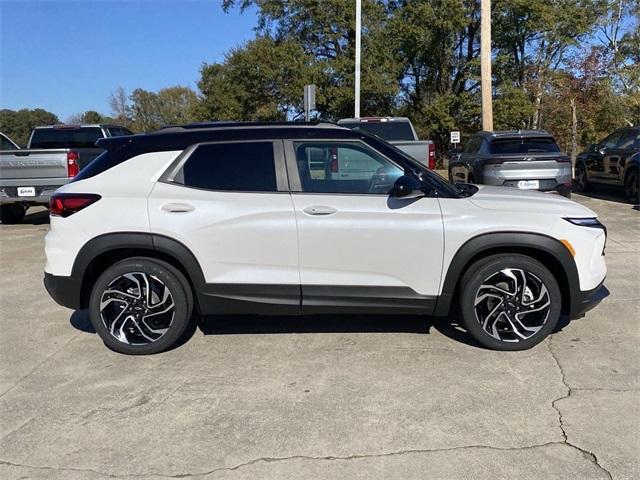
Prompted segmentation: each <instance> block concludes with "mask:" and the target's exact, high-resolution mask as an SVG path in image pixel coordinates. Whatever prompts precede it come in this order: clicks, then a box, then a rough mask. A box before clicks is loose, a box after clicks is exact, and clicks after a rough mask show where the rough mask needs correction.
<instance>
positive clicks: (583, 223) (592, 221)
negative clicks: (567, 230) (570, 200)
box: [564, 217, 607, 231]
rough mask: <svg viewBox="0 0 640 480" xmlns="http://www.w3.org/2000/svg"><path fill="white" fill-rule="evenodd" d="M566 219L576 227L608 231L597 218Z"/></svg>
mask: <svg viewBox="0 0 640 480" xmlns="http://www.w3.org/2000/svg"><path fill="white" fill-rule="evenodd" d="M564 219H565V220H566V221H567V222H569V223H573V224H574V225H578V226H579V227H591V228H601V229H603V230H604V231H606V230H607V227H605V226H604V225H603V224H602V223H600V220H598V219H597V218H596V217H590V218H568V217H564Z"/></svg>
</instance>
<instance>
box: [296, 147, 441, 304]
mask: <svg viewBox="0 0 640 480" xmlns="http://www.w3.org/2000/svg"><path fill="white" fill-rule="evenodd" d="M285 146H286V153H287V166H288V171H289V174H290V183H291V190H292V193H291V196H292V198H293V204H294V208H295V216H296V220H297V224H298V246H299V254H300V280H301V283H302V306H303V310H305V311H307V312H323V311H331V310H332V309H333V308H334V307H339V308H340V310H341V311H348V310H350V309H351V308H352V309H353V310H354V311H363V310H367V308H370V309H371V310H372V311H375V312H384V311H387V310H389V311H395V312H397V311H401V310H405V311H413V312H420V313H429V308H432V307H433V304H434V301H435V296H436V295H437V294H438V289H439V283H440V275H441V270H442V251H443V229H442V216H441V213H440V206H439V203H438V200H437V199H436V198H421V199H417V200H416V199H414V200H398V199H396V198H393V197H390V195H389V191H390V190H391V188H392V186H393V184H394V182H395V180H396V179H397V178H398V177H399V176H401V175H403V173H404V172H403V170H402V168H401V167H400V166H398V165H397V164H395V163H393V162H392V161H391V160H390V159H388V158H387V157H385V156H383V155H382V154H381V153H379V152H377V151H376V150H373V149H372V148H371V147H370V146H368V145H367V144H365V143H363V142H361V141H335V140H326V141H321V140H308V141H307V140H300V141H294V142H286V144H285ZM322 158H324V159H326V162H328V163H329V165H325V166H324V168H323V167H321V166H320V165H319V164H320V161H319V160H320V159H322ZM343 158H346V159H353V158H358V174H357V175H351V173H349V175H348V176H341V175H340V172H331V168H330V163H331V162H332V161H335V162H337V164H338V165H343V164H345V163H346V162H344V161H343V160H342V159H343ZM312 167H315V168H316V170H315V171H314V170H312Z"/></svg>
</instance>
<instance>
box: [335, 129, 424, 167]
mask: <svg viewBox="0 0 640 480" xmlns="http://www.w3.org/2000/svg"><path fill="white" fill-rule="evenodd" d="M338 125H342V126H344V127H347V128H357V129H359V130H361V131H364V132H368V133H371V134H373V135H376V136H378V137H380V138H382V139H383V140H386V141H387V142H389V143H390V144H391V145H393V146H395V147H397V148H399V149H400V150H402V151H403V152H405V153H406V154H407V155H409V156H411V157H413V158H414V159H416V160H417V161H418V162H420V163H422V164H424V165H426V166H427V167H429V169H431V170H435V168H436V146H435V144H434V143H433V142H432V141H431V140H419V139H418V134H417V133H416V130H415V129H414V128H413V125H412V124H411V121H410V120H409V119H408V118H407V117H364V118H343V119H342V120H339V121H338Z"/></svg>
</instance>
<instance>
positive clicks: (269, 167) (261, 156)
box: [175, 142, 278, 192]
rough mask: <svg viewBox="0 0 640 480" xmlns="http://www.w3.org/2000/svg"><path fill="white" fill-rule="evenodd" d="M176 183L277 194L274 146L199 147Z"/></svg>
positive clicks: (270, 144) (230, 145)
mask: <svg viewBox="0 0 640 480" xmlns="http://www.w3.org/2000/svg"><path fill="white" fill-rule="evenodd" d="M175 181H176V182H178V183H182V184H184V185H186V186H188V187H195V188H203V189H207V190H223V191H242V192H275V191H277V189H278V188H277V185H276V169H275V165H274V154H273V143H272V142H247V143H215V144H209V145H200V146H199V147H197V148H196V149H195V150H194V151H193V153H192V154H191V155H190V156H189V158H188V159H187V161H186V162H185V164H184V166H183V167H182V170H181V172H180V173H179V174H178V175H177V176H176V180H175Z"/></svg>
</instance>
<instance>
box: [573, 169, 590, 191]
mask: <svg viewBox="0 0 640 480" xmlns="http://www.w3.org/2000/svg"><path fill="white" fill-rule="evenodd" d="M575 183H576V192H588V191H589V190H591V185H590V184H589V177H588V176H587V169H586V167H585V166H584V163H582V162H581V163H579V164H578V165H576V182H575Z"/></svg>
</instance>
